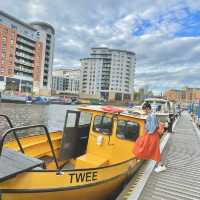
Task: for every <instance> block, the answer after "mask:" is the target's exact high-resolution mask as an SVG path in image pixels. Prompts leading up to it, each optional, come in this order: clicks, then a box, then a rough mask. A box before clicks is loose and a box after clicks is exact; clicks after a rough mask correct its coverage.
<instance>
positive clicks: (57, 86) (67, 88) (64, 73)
mask: <svg viewBox="0 0 200 200" xmlns="http://www.w3.org/2000/svg"><path fill="white" fill-rule="evenodd" d="M79 87H80V69H78V68H70V69H69V68H68V69H58V70H55V71H53V78H52V89H53V90H54V91H55V93H57V94H61V93H62V94H74V95H78V94H79Z"/></svg>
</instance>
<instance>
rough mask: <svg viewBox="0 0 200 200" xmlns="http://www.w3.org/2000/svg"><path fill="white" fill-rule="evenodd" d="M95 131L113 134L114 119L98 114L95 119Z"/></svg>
mask: <svg viewBox="0 0 200 200" xmlns="http://www.w3.org/2000/svg"><path fill="white" fill-rule="evenodd" d="M93 131H95V132H98V133H103V134H107V135H111V134H112V119H111V118H109V117H106V116H99V115H97V116H96V117H95V119H94V125H93Z"/></svg>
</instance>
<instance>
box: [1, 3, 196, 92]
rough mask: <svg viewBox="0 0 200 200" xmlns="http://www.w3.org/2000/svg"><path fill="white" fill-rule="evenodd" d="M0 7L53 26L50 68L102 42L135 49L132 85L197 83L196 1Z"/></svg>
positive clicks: (156, 87)
mask: <svg viewBox="0 0 200 200" xmlns="http://www.w3.org/2000/svg"><path fill="white" fill-rule="evenodd" d="M0 9H1V10H3V11H5V12H8V13H9V14H11V15H13V16H15V17H17V18H19V19H21V20H24V21H26V22H31V21H34V20H39V21H46V22H48V23H50V24H52V25H53V26H54V27H55V30H56V47H55V59H54V67H59V66H65V67H77V66H79V65H80V62H79V59H80V58H83V57H85V56H88V54H89V51H90V48H91V47H97V46H107V47H110V48H119V49H126V50H130V51H134V52H135V53H136V57H137V66H136V87H137V88H138V87H141V86H144V85H148V86H149V88H150V89H152V90H153V91H157V92H158V91H162V90H166V89H169V88H181V87H184V86H189V87H200V1H199V0H98V1H96V0H74V1H73V0H56V1H54V0H0Z"/></svg>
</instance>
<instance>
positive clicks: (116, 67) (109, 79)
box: [80, 48, 136, 101]
mask: <svg viewBox="0 0 200 200" xmlns="http://www.w3.org/2000/svg"><path fill="white" fill-rule="evenodd" d="M80 61H81V85H80V97H82V98H98V99H105V100H108V101H128V100H132V99H133V88H134V80H135V65H136V56H135V53H134V52H131V51H126V50H119V49H109V48H92V49H91V53H90V56H89V57H88V58H83V59H81V60H80Z"/></svg>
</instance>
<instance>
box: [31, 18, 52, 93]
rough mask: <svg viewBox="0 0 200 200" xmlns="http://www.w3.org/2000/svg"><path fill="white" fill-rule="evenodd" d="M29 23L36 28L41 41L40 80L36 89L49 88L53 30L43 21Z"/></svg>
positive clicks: (50, 82)
mask: <svg viewBox="0 0 200 200" xmlns="http://www.w3.org/2000/svg"><path fill="white" fill-rule="evenodd" d="M31 25H32V26H33V27H34V28H35V29H36V30H37V32H36V35H37V37H38V40H39V41H40V42H42V44H43V47H44V48H43V49H42V60H41V72H42V73H41V74H40V81H38V85H36V89H37V88H40V90H41V89H42V90H48V91H49V90H50V89H51V84H52V68H53V55H54V42H55V30H54V28H53V27H52V26H51V25H50V24H47V23H45V22H32V23H31Z"/></svg>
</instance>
